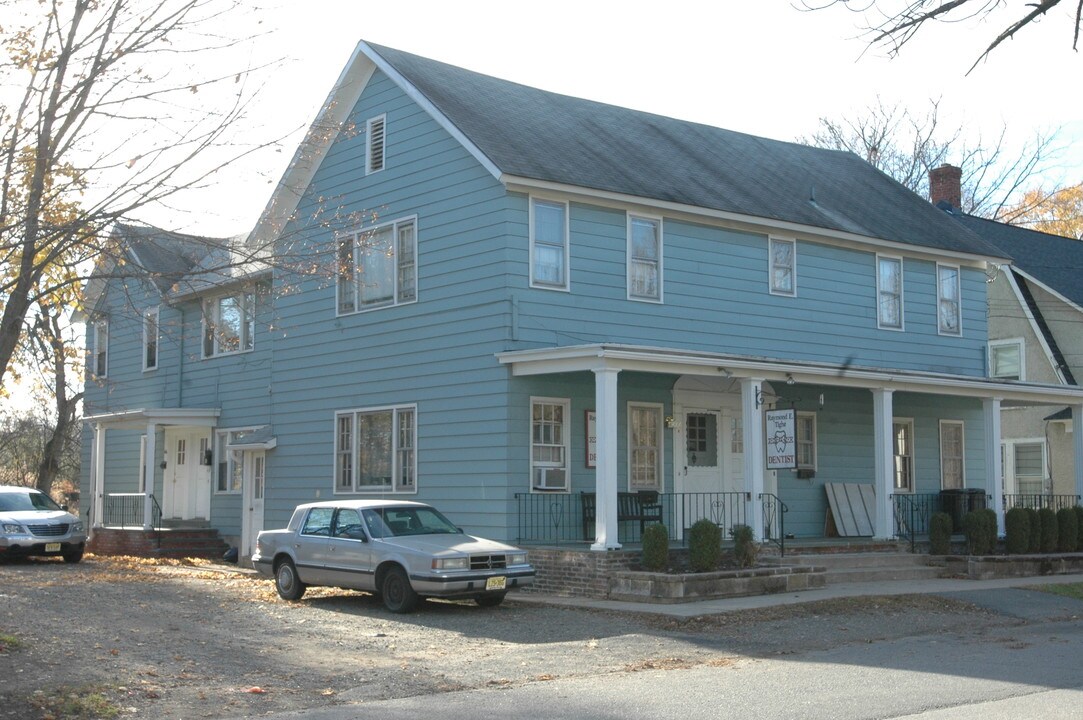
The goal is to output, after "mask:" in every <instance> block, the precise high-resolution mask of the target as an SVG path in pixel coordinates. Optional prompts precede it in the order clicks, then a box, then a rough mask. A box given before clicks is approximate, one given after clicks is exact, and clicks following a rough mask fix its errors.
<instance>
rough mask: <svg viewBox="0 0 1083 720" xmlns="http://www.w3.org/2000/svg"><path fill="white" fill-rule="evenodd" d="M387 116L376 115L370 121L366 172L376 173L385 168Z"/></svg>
mask: <svg viewBox="0 0 1083 720" xmlns="http://www.w3.org/2000/svg"><path fill="white" fill-rule="evenodd" d="M386 120H387V118H386V116H384V115H381V116H380V117H374V118H372V119H370V120H369V121H368V167H367V168H366V172H369V173H374V172H376V171H378V170H383V169H384V125H385V123H386Z"/></svg>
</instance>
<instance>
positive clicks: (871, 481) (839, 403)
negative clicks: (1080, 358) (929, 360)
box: [498, 345, 1083, 551]
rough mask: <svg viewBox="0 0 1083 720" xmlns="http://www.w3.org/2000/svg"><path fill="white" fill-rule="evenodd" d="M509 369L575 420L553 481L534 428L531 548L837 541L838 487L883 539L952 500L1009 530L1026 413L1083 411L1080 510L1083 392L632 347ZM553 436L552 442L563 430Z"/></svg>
mask: <svg viewBox="0 0 1083 720" xmlns="http://www.w3.org/2000/svg"><path fill="white" fill-rule="evenodd" d="M498 359H499V361H500V362H501V363H503V364H505V365H508V366H509V367H510V369H511V372H512V376H513V382H517V383H520V385H518V386H517V387H518V390H517V392H516V395H520V396H527V395H529V397H530V402H531V413H532V416H533V415H535V414H536V410H537V407H538V404H539V403H544V404H545V405H546V407H550V406H551V407H552V408H555V409H556V410H559V409H561V408H564V409H565V412H567V415H568V417H567V418H566V422H562V423H559V427H560V430H561V432H565V433H567V434H569V435H570V441H569V442H566V443H565V444H566V447H567V451H568V452H569V457H568V458H566V460H565V462H564V465H563V466H561V467H558V468H557V470H556V471H554V470H552V469H551V468H545V469H543V471H542V473H543V474H542V475H540V477H541V478H542V479H541V481H539V480H538V477H539V474H538V470H537V467H536V466H537V465H541V464H543V463H538V462H536V461H535V460H536V458H537V457H538V451H539V447H540V445H539V442H538V439H537V438H538V432H539V422H541V421H539V420H538V419H537V417H532V418H531V422H532V441H531V443H532V444H531V450H530V452H531V460H530V461H531V474H532V481H531V487H530V488H529V491H526V490H524V491H521V492H519V493H517V494H516V496H515V512H516V513H517V518H516V523H517V528H516V529H515V530H514V533H513V537H514V539H515V540H516V541H517V542H520V543H525V544H553V543H561V544H570V545H575V544H581V545H584V546H587V547H590V549H592V550H597V551H604V550H615V549H619V548H620V547H621V546H622V545H624V544H626V543H635V542H638V540H639V538H640V537H641V533H642V529H643V527H644V525H645V524H647V523H649V522H662V523H663V524H665V525H666V527H667V528H668V530H669V533H670V538H671V541H678V542H680V541H682V540H683V538H684V536H685V533H686V532H687V529H688V528H689V527H691V524H692V523H694V522H695V521H696V520H698V519H701V518H707V519H709V520H711V521H712V522H714V523H716V524H718V525H719V526H720V527H722V529H723V532H724V534H728V533H729V531H730V530H731V529H732V528H733V526H735V525H749V526H750V527H752V529H753V532H754V533H755V536H756V537H757V538H759V539H760V540H761V541H769V542H775V543H778V544H781V543H783V542H784V541H785V540H786V539H787V537H789V538H792V539H802V538H806V539H808V538H817V537H819V538H823V537H827V536H831V535H832V534H833V528H832V527H831V520H832V518H831V517H829V515H830V513H829V512H828V509H829V507H828V502H827V499H826V493H825V486H827V485H828V484H845V485H853V486H864V487H865V488H866V491H865V495H866V496H867V506H866V507H867V513H868V517H867V532H865V533H863V534H864V536H866V537H871V538H873V539H878V540H890V539H894V538H898V537H900V536H904V535H905V534H906V532H912V531H913V523H910V524H907V523H906V522H905V518H906V517H909V513H910V509H911V508H912V507H913V506H914V505H915V504H920V503H922V502H925V501H926V500H927V499H928V498H931V497H934V496H935V497H937V498H939V494H940V492H941V491H942V490H945V489H947V490H973V491H980V492H981V493H982V495H983V496H987V501H986V504H987V505H988V506H989V507H992V508H994V509H995V510H996V511H997V513H998V515H999V517H1000V522H1001V530H1002V531H1003V513H1004V510H1005V503H1006V502H1016V499H1015V498H1005V497H1004V495H1003V491H1002V483H1001V478H1002V473H1001V452H1000V411H1001V408H1002V407H1009V406H1015V405H1049V406H1059V407H1063V406H1064V405H1065V404H1067V405H1069V406H1071V407H1073V408H1076V411H1075V412H1074V413H1073V417H1074V418H1076V419H1075V420H1073V423H1074V426H1073V427H1074V439H1075V447H1074V454H1075V459H1076V460H1075V468H1076V476H1075V486H1076V493H1077V494H1078V495H1083V470H1081V469H1083V432H1081V428H1080V427H1079V420H1078V418H1079V417H1080V416H1081V415H1083V405H1081V403H1083V390H1080V389H1079V388H1075V387H1065V386H1045V385H1035V384H1028V383H1020V382H994V381H990V380H988V379H985V378H976V377H968V376H958V375H948V374H936V373H923V372H914V371H896V370H891V371H889V370H883V369H878V368H864V367H854V366H839V365H831V364H818V363H808V362H794V361H789V360H775V359H765V358H750V357H742V356H731V355H720V354H712V353H699V352H689V351H683V350H672V349H665V348H652V347H638V346H637V347H630V346H622V345H589V346H575V347H563V348H545V349H537V350H527V351H515V352H508V353H502V354H500V355H498ZM561 403H563V404H561ZM777 408H788V409H793V410H794V411H795V414H796V417H797V433H796V435H797V437H796V441H797V442H796V446H797V456H798V462H797V463H796V467H790V468H787V469H770V468H769V466H768V465H769V461H768V452H767V437H766V433H765V426H764V422H765V413H766V411H768V410H773V409H777ZM556 410H554V412H555V411H556ZM547 412H548V410H547ZM580 418H582V419H583V420H582V425H579V421H580ZM544 424H545V428H543V431H544V432H552V427H550V426H553V425H554V423H552V422H550V421H548V420H546V421H544ZM654 425H657V428H655V427H654ZM644 430H645V431H646V432H644ZM654 432H657V438H658V439H657V441H654V440H650V439H649V437H650V435H651V433H654ZM643 437H648V439H647V440H644V439H643ZM579 438H583V440H582V441H580V440H579ZM772 439H773V438H772ZM549 441H550V442H549V445H548V446H544V447H540V449H542V450H544V451H545V452H547V453H549V455H546V459H547V460H549V461H552V460H553V458H554V457H559V454H558V455H553V454H552V453H553V452H554V450H553V447H552V446H553V445H554V443H553V442H551V441H552V438H549ZM558 449H559V448H558ZM655 455H656V456H657V457H655ZM581 458H582V459H581ZM652 463H653V465H652ZM548 464H549V465H560V463H554V462H548ZM654 467H656V468H657V473H656V474H654V470H653V469H652V468H654ZM554 472H556V473H558V474H557V475H556V477H558V478H559V481H558V482H550V480H549V478H551V477H553V473H554ZM543 483H548V484H544V485H543ZM926 505H927V506H929V507H931V505H928V503H926Z"/></svg>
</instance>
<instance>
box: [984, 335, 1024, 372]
mask: <svg viewBox="0 0 1083 720" xmlns="http://www.w3.org/2000/svg"><path fill="white" fill-rule="evenodd" d="M1012 345H1015V346H1016V347H1018V348H1019V378H1018V379H1019V380H1020V381H1024V380H1026V379H1027V353H1026V347H1027V346H1026V341H1025V340H1024V339H1023V338H1021V337H1016V338H1004V339H1002V340H990V341H989V377H991V378H997V379H1001V380H1012V379H1014V378H1004V377H1001V376H999V375H994V374H993V370H994V363H993V350H994V349H995V348H1001V347H1010V346H1012Z"/></svg>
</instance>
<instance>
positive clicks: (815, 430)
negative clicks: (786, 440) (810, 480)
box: [794, 410, 820, 472]
mask: <svg viewBox="0 0 1083 720" xmlns="http://www.w3.org/2000/svg"><path fill="white" fill-rule="evenodd" d="M809 417H810V418H812V465H801V464H800V463H798V465H797V469H798V470H812V471H813V472H815V471H816V468H817V466H818V465H819V464H820V429H819V427H817V423H816V413H815V412H812V411H811V410H799V411H797V413H796V415H795V417H794V421H795V423H796V421H797V420H799V419H801V418H809ZM796 451H797V426H796V425H795V426H794V452H795V453H796Z"/></svg>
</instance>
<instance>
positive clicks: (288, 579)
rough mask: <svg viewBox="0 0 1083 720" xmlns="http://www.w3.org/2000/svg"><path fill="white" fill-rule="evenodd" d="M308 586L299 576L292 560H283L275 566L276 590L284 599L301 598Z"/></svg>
mask: <svg viewBox="0 0 1083 720" xmlns="http://www.w3.org/2000/svg"><path fill="white" fill-rule="evenodd" d="M306 589H307V586H306V585H305V584H304V583H303V582H301V578H299V577H297V568H296V567H294V565H293V561H292V560H283V561H282V562H280V563H279V564H278V567H277V568H275V590H277V591H278V596H279V597H281V598H282V599H283V600H300V599H301V596H302V595H304V594H305V590H306Z"/></svg>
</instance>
